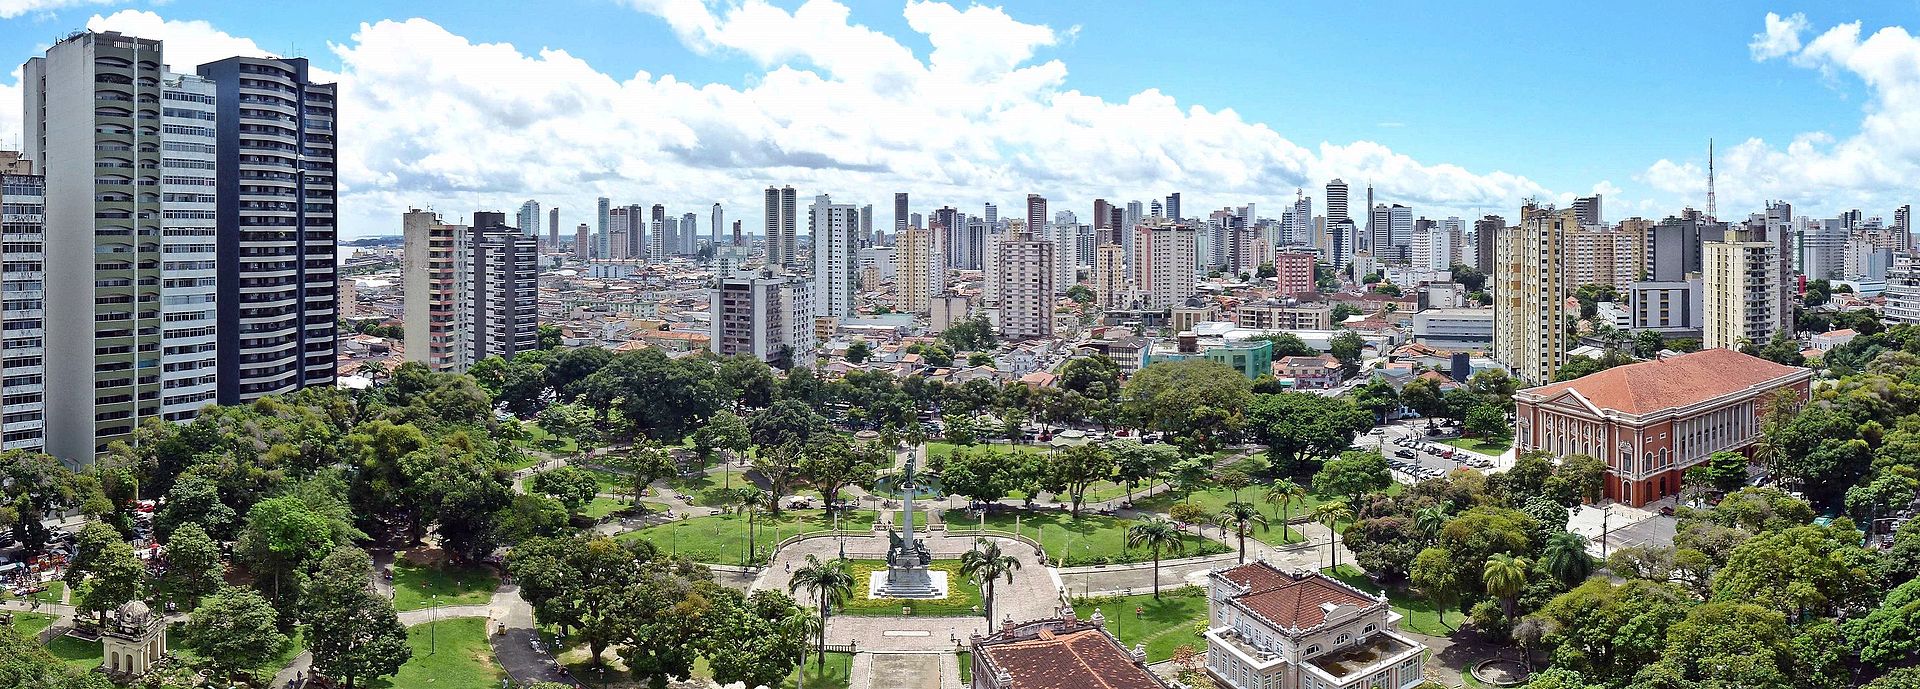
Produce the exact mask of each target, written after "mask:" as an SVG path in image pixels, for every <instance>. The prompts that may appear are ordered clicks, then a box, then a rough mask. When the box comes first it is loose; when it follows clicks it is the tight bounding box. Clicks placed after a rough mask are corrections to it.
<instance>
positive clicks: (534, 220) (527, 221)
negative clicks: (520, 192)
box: [513, 199, 540, 237]
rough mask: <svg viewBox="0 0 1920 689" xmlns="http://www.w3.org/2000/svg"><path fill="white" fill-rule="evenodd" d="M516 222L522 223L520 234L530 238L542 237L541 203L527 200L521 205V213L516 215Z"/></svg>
mask: <svg viewBox="0 0 1920 689" xmlns="http://www.w3.org/2000/svg"><path fill="white" fill-rule="evenodd" d="M513 217H514V220H516V221H518V222H519V223H520V234H524V235H526V236H528V237H538V236H540V202H539V201H535V200H533V199H527V202H526V203H522V204H520V212H518V213H515V214H514V216H513Z"/></svg>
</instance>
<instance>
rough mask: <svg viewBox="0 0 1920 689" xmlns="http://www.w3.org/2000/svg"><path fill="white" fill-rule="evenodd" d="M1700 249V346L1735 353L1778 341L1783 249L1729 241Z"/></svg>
mask: <svg viewBox="0 0 1920 689" xmlns="http://www.w3.org/2000/svg"><path fill="white" fill-rule="evenodd" d="M1701 249H1702V250H1701V261H1702V263H1703V265H1704V270H1703V271H1702V273H1701V276H1700V277H1701V284H1700V289H1701V291H1702V305H1701V306H1702V311H1703V316H1704V319H1705V322H1704V323H1703V324H1702V327H1701V333H1702V337H1701V345H1702V346H1706V347H1724V348H1728V349H1735V348H1739V347H1740V346H1741V345H1745V344H1749V343H1751V344H1754V345H1756V346H1757V345H1763V344H1766V343H1767V341H1768V340H1770V339H1773V335H1774V333H1776V332H1779V325H1780V311H1781V310H1782V308H1783V304H1782V302H1781V301H1780V272H1779V265H1778V264H1779V254H1778V253H1777V252H1778V248H1777V247H1775V246H1774V244H1773V243H1772V242H1765V241H1739V240H1738V239H1735V238H1732V237H1729V238H1727V240H1725V241H1714V242H1705V243H1703V244H1702V246H1701Z"/></svg>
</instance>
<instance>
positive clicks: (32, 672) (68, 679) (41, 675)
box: [0, 626, 114, 689]
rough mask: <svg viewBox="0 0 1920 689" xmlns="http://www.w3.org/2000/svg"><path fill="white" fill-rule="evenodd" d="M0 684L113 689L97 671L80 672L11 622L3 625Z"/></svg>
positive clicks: (24, 688) (36, 688)
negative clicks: (17, 628) (10, 624)
mask: <svg viewBox="0 0 1920 689" xmlns="http://www.w3.org/2000/svg"><path fill="white" fill-rule="evenodd" d="M0 686H4V687H19V688H21V689H27V688H28V687H31V688H32V689H112V687H114V684H113V683H112V682H110V681H108V680H107V677H106V675H104V674H101V673H98V672H84V673H83V672H81V671H80V670H79V669H78V668H74V667H71V666H69V665H67V663H66V661H65V660H62V659H60V658H58V657H55V656H54V655H53V654H52V653H48V652H47V650H46V649H44V648H41V647H40V644H39V643H38V641H37V640H36V639H34V638H32V637H30V636H28V635H27V634H25V633H23V632H20V631H18V630H16V629H14V628H13V627H11V626H0Z"/></svg>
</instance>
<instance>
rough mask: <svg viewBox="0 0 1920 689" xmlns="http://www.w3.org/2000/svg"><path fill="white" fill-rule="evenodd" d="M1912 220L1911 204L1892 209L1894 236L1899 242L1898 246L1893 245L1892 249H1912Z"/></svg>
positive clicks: (1904, 250) (1903, 250)
mask: <svg viewBox="0 0 1920 689" xmlns="http://www.w3.org/2000/svg"><path fill="white" fill-rule="evenodd" d="M1912 220H1913V206H1910V205H1909V206H1901V207H1899V208H1895V209H1893V231H1894V233H1895V234H1894V237H1895V238H1896V241H1897V242H1898V243H1899V246H1898V247H1895V248H1894V251H1901V252H1906V251H1912V250H1913V225H1912Z"/></svg>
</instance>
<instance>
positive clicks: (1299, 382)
mask: <svg viewBox="0 0 1920 689" xmlns="http://www.w3.org/2000/svg"><path fill="white" fill-rule="evenodd" d="M1273 377H1274V378H1276V379H1279V380H1292V381H1293V389H1295V390H1325V389H1328V388H1331V387H1334V386H1336V385H1339V384H1340V360H1339V359H1335V358H1333V355H1331V354H1321V355H1319V356H1289V357H1281V359H1280V360H1279V361H1276V362H1274V363H1273Z"/></svg>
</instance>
